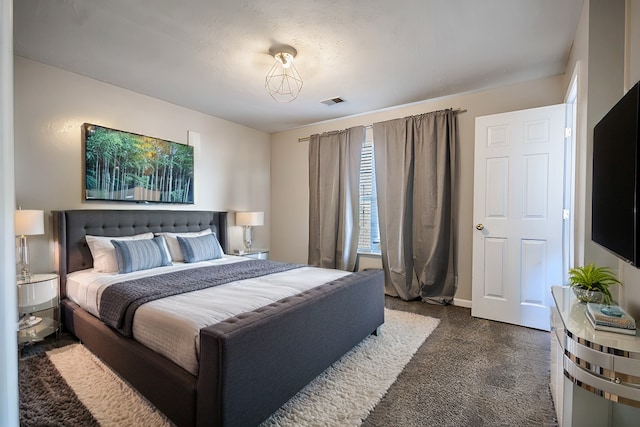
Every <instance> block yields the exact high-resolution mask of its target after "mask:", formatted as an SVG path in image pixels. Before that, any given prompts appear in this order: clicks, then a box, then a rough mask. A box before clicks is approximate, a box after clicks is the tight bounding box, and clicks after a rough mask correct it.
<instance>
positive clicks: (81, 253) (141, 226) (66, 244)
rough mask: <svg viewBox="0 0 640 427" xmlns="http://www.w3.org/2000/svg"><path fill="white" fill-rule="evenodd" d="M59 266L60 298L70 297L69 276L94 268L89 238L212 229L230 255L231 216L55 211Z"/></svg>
mask: <svg viewBox="0 0 640 427" xmlns="http://www.w3.org/2000/svg"><path fill="white" fill-rule="evenodd" d="M52 214H53V235H54V239H55V244H56V265H57V268H58V273H59V274H60V298H64V297H66V279H67V273H72V272H74V271H78V270H84V269H87V268H91V267H93V258H92V257H91V252H90V251H89V247H88V246H87V241H86V239H85V235H87V234H88V235H93V236H111V237H121V236H131V235H134V234H140V233H146V232H149V231H151V232H154V233H158V232H161V231H166V232H175V233H180V232H186V231H200V230H204V229H206V228H211V230H212V231H214V232H215V233H216V234H217V235H218V240H219V241H220V244H221V245H222V249H223V250H224V251H225V252H227V213H226V212H217V211H178V210H175V211H171V210H69V211H53V212H52Z"/></svg>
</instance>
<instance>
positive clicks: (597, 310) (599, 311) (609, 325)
mask: <svg viewBox="0 0 640 427" xmlns="http://www.w3.org/2000/svg"><path fill="white" fill-rule="evenodd" d="M585 314H586V315H587V319H589V322H591V325H592V326H593V328H594V329H597V330H599V331H607V332H616V333H619V334H627V335H635V334H636V321H635V319H634V318H633V317H631V316H629V315H628V314H627V312H626V311H624V310H623V309H622V308H621V307H620V306H617V305H613V304H612V305H606V304H596V303H592V302H590V303H588V304H587V309H586V310H585Z"/></svg>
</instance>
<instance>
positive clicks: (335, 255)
mask: <svg viewBox="0 0 640 427" xmlns="http://www.w3.org/2000/svg"><path fill="white" fill-rule="evenodd" d="M363 140H364V127H363V126H358V127H354V128H351V129H347V130H344V131H336V132H327V133H323V134H321V135H311V137H310V138H309V265H313V266H317V267H323V268H337V269H340V270H347V271H354V269H355V266H356V259H357V252H358V233H359V224H358V209H359V200H360V198H359V192H358V186H359V185H360V155H361V153H362V142H363Z"/></svg>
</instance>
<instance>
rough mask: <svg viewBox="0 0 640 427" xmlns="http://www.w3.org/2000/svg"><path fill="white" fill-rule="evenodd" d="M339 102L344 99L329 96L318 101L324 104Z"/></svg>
mask: <svg viewBox="0 0 640 427" xmlns="http://www.w3.org/2000/svg"><path fill="white" fill-rule="evenodd" d="M341 102H345V100H344V99H342V98H340V97H337V98H329V99H325V100H324V101H320V103H321V104H324V105H335V104H340V103H341Z"/></svg>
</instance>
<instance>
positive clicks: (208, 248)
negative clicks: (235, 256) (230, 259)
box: [176, 233, 223, 262]
mask: <svg viewBox="0 0 640 427" xmlns="http://www.w3.org/2000/svg"><path fill="white" fill-rule="evenodd" d="M176 237H177V239H178V242H179V243H180V249H182V254H183V255H184V261H185V262H198V261H206V260H208V259H218V258H222V255H223V252H222V246H220V242H218V238H217V237H216V234H215V233H211V234H207V235H204V236H199V237H182V236H176Z"/></svg>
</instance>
